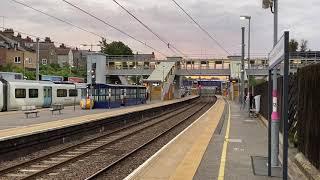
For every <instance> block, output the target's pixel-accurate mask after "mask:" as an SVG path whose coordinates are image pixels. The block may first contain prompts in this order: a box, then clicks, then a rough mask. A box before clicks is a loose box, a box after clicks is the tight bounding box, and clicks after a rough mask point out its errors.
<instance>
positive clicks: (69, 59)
mask: <svg viewBox="0 0 320 180" xmlns="http://www.w3.org/2000/svg"><path fill="white" fill-rule="evenodd" d="M57 56H58V64H59V65H60V66H64V65H65V64H68V65H69V66H74V63H73V53H72V50H71V48H68V47H66V46H65V45H64V44H61V45H60V47H59V48H57Z"/></svg>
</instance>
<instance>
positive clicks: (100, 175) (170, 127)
mask: <svg viewBox="0 0 320 180" xmlns="http://www.w3.org/2000/svg"><path fill="white" fill-rule="evenodd" d="M209 104H210V103H206V104H203V105H201V106H198V107H196V106H195V109H194V111H192V112H190V113H189V114H188V115H187V116H185V117H183V118H182V119H179V120H178V121H176V122H173V123H171V124H170V125H168V126H167V127H166V128H164V129H162V131H161V132H160V133H157V134H156V135H155V136H153V137H151V138H149V139H148V140H147V141H144V142H143V143H141V144H139V145H138V146H137V147H135V148H132V149H130V150H128V151H127V152H126V153H123V154H122V155H120V156H119V157H118V158H117V159H116V160H114V161H112V162H111V163H110V164H108V165H107V166H105V167H104V168H102V169H100V170H99V171H97V172H96V173H94V174H93V175H91V176H89V177H87V178H86V180H93V179H106V178H104V173H105V172H107V171H108V170H110V169H111V168H113V167H114V166H116V165H118V164H119V163H120V162H121V161H124V160H125V159H126V158H128V157H130V156H131V155H133V154H134V153H136V152H138V151H140V150H141V149H143V148H145V147H147V146H148V145H149V144H151V143H153V142H154V141H156V140H157V139H159V138H161V137H162V136H164V135H165V134H167V133H168V132H170V131H171V130H173V129H175V128H176V127H178V126H179V125H181V124H182V123H184V122H185V121H186V120H188V119H189V118H190V117H192V116H193V115H195V114H196V113H197V112H198V111H200V110H201V109H204V108H205V107H206V106H208V105H209Z"/></svg>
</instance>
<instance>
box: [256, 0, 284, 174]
mask: <svg viewBox="0 0 320 180" xmlns="http://www.w3.org/2000/svg"><path fill="white" fill-rule="evenodd" d="M262 7H263V8H264V9H268V8H270V9H271V12H272V13H273V21H274V26H273V46H276V44H277V42H278V0H273V1H269V0H262ZM272 10H273V11H272ZM270 80H271V79H269V81H270ZM277 93H278V90H277V69H276V68H275V69H274V70H273V71H272V114H271V139H270V140H269V143H270V144H271V147H270V151H271V152H270V154H269V156H271V158H269V159H268V164H271V166H269V167H268V175H269V176H271V167H277V166H279V161H278V154H279V129H280V117H279V113H278V109H277V108H278V107H277V106H278V94H277ZM269 116H270V115H269ZM268 119H269V118H268ZM270 141H271V142H270ZM283 178H284V179H286V178H287V175H284V177H283Z"/></svg>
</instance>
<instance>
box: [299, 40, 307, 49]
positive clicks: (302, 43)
mask: <svg viewBox="0 0 320 180" xmlns="http://www.w3.org/2000/svg"><path fill="white" fill-rule="evenodd" d="M307 48H308V41H307V40H305V39H302V40H301V44H300V51H301V52H306V51H307Z"/></svg>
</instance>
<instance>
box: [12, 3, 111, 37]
mask: <svg viewBox="0 0 320 180" xmlns="http://www.w3.org/2000/svg"><path fill="white" fill-rule="evenodd" d="M11 1H13V2H15V3H18V4H20V5H22V6H25V7H27V8H30V9H32V10H34V11H37V12H39V13H41V14H44V15H46V16H49V17H51V18H53V19H56V20H58V21H60V22H63V23H65V24H68V25H70V26H73V27H75V28H77V29H80V30H82V31H85V32H87V33H90V34H93V35H95V36H97V37H99V38H104V39H106V38H105V37H103V36H101V35H99V34H97V33H95V32H92V31H89V30H87V29H84V28H82V27H80V26H77V25H75V24H73V23H71V22H68V21H66V20H63V19H61V18H58V17H56V16H53V15H51V14H48V13H46V12H44V11H41V10H39V9H36V8H34V7H32V6H30V5H28V4H25V3H23V2H20V1H17V0H11ZM108 40H109V41H112V40H110V39H108Z"/></svg>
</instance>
